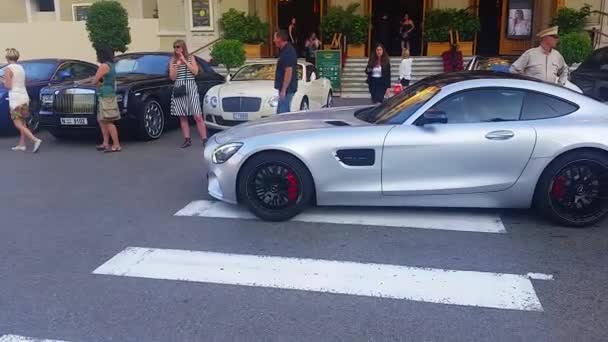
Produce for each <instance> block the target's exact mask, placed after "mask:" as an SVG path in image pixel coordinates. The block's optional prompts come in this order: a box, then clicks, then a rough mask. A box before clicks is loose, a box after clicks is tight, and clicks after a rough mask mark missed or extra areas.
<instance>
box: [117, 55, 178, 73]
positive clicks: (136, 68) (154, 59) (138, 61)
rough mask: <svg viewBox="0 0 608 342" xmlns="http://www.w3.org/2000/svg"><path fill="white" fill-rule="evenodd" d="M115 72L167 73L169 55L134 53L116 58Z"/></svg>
mask: <svg viewBox="0 0 608 342" xmlns="http://www.w3.org/2000/svg"><path fill="white" fill-rule="evenodd" d="M115 67H116V74H118V75H120V74H144V75H157V76H161V75H167V73H168V72H169V56H164V55H134V56H128V57H118V58H117V59H116V65H115Z"/></svg>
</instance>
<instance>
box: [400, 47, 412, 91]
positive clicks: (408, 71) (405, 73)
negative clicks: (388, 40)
mask: <svg viewBox="0 0 608 342" xmlns="http://www.w3.org/2000/svg"><path fill="white" fill-rule="evenodd" d="M402 57H403V59H402V60H401V65H399V82H401V85H402V86H403V87H404V88H405V87H407V86H409V85H410V82H411V81H412V58H411V57H410V50H409V49H403V54H402Z"/></svg>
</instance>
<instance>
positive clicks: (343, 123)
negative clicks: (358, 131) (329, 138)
mask: <svg viewBox="0 0 608 342" xmlns="http://www.w3.org/2000/svg"><path fill="white" fill-rule="evenodd" d="M325 123H326V124H330V125H332V126H350V125H349V124H347V123H346V122H344V121H337V120H331V121H325Z"/></svg>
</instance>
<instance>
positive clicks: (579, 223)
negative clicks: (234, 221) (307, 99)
mask: <svg viewBox="0 0 608 342" xmlns="http://www.w3.org/2000/svg"><path fill="white" fill-rule="evenodd" d="M607 131H608V105H606V104H604V103H601V102H599V101H597V100H595V99H593V98H591V97H588V96H586V95H583V94H580V93H578V92H575V91H572V90H570V89H567V88H565V87H561V86H557V85H554V84H549V83H544V82H541V81H538V80H536V79H532V78H528V77H526V76H520V75H512V74H508V73H495V72H487V71H467V72H457V73H449V74H440V75H436V76H431V77H428V78H426V79H423V80H421V81H419V82H417V83H415V84H414V85H412V86H410V87H408V88H406V89H405V90H404V91H403V92H402V93H400V94H398V95H396V96H394V97H392V98H390V99H388V100H387V101H385V102H384V103H382V104H380V105H376V106H358V107H341V108H331V109H324V110H319V111H309V112H296V113H288V114H283V115H277V116H273V117H271V118H267V119H261V120H256V121H252V122H248V123H244V124H242V125H239V126H237V127H234V128H231V129H229V130H226V131H224V132H221V133H218V134H216V135H215V136H214V137H213V138H212V139H210V141H209V142H208V144H207V146H206V148H205V151H204V160H205V164H206V167H205V174H206V177H207V184H208V193H209V194H210V195H211V196H212V197H214V198H216V199H219V200H221V201H225V202H228V203H233V204H244V205H246V206H247V207H248V208H249V209H250V210H251V211H252V212H253V213H254V214H255V215H257V216H258V217H260V218H261V219H263V220H270V221H282V220H288V219H290V218H292V217H294V216H295V215H298V214H299V213H300V212H301V211H302V210H304V209H305V208H306V207H307V206H310V205H317V206H413V207H416V206H423V207H461V208H465V207H469V208H471V207H475V208H529V207H534V208H536V209H537V210H538V211H539V212H540V213H542V214H544V215H545V216H547V217H548V218H550V219H552V220H554V221H556V222H557V223H559V224H562V225H566V226H572V227H587V226H590V225H593V224H595V223H597V222H599V221H600V220H602V219H603V218H604V217H605V216H606V213H607V212H608V210H607V209H608V207H607V205H606V204H607V199H608V172H607V171H608V134H606V132H607Z"/></svg>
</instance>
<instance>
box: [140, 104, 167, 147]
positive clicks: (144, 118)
mask: <svg viewBox="0 0 608 342" xmlns="http://www.w3.org/2000/svg"><path fill="white" fill-rule="evenodd" d="M164 129H165V115H164V113H163V109H162V107H161V106H160V103H158V102H157V101H156V100H154V99H148V100H146V102H145V103H144V106H143V111H142V113H141V114H140V115H139V116H138V132H137V134H138V137H139V138H140V139H142V140H154V139H158V138H160V136H161V135H162V134H163V131H164Z"/></svg>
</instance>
